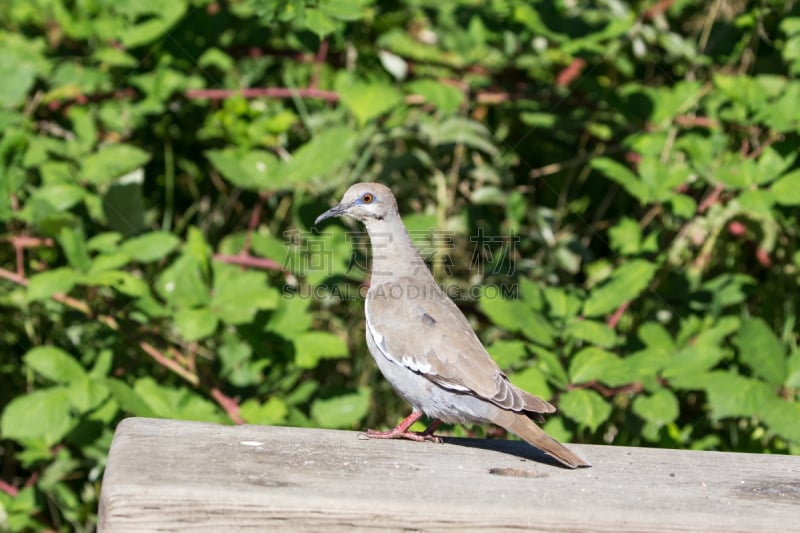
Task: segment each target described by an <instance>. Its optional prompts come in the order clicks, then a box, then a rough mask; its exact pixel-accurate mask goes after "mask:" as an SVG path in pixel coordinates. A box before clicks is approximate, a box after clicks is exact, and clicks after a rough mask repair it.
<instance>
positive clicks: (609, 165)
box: [591, 157, 651, 204]
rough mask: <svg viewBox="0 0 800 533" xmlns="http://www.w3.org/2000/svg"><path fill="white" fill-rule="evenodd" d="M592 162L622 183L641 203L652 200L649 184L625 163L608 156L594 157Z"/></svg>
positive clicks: (613, 179)
mask: <svg viewBox="0 0 800 533" xmlns="http://www.w3.org/2000/svg"><path fill="white" fill-rule="evenodd" d="M591 164H592V167H593V168H594V169H595V170H598V171H599V172H601V173H602V174H604V175H605V176H606V177H607V178H609V179H610V180H612V181H615V182H617V183H619V184H620V185H622V187H623V188H624V189H625V190H626V191H627V192H628V194H630V195H631V196H633V197H634V198H636V199H637V200H639V202H640V203H642V204H646V203H649V202H650V201H651V198H650V191H649V189H648V187H647V185H645V183H644V182H642V181H641V180H640V179H639V177H638V176H636V174H634V173H633V172H631V170H630V169H628V167H626V166H625V165H622V164H621V163H618V162H616V161H614V160H613V159H610V158H608V157H599V158H597V159H593V160H592V163H591Z"/></svg>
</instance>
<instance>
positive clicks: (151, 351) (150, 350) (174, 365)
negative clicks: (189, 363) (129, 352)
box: [139, 341, 200, 387]
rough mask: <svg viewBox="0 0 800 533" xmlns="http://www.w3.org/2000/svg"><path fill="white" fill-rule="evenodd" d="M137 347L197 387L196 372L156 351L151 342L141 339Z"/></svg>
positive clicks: (198, 380)
mask: <svg viewBox="0 0 800 533" xmlns="http://www.w3.org/2000/svg"><path fill="white" fill-rule="evenodd" d="M139 347H140V348H141V349H142V350H144V352H145V353H146V354H147V355H149V356H150V357H152V358H153V359H155V360H156V362H157V363H158V364H160V365H161V366H163V367H164V368H167V369H169V370H171V371H173V372H174V373H176V374H178V375H179V376H180V377H182V378H183V379H185V380H186V381H188V382H189V383H191V384H192V385H194V386H195V387H197V386H198V385H199V384H200V379H199V378H198V377H197V374H193V373H191V372H189V371H188V370H186V369H185V368H183V367H182V366H181V365H179V364H178V362H177V361H175V360H173V359H170V358H169V357H167V356H166V355H164V354H163V353H161V352H160V351H158V350H157V349H156V348H155V347H154V346H153V345H152V344H150V343H149V342H145V341H142V342H140V343H139Z"/></svg>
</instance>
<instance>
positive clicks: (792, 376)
mask: <svg viewBox="0 0 800 533" xmlns="http://www.w3.org/2000/svg"><path fill="white" fill-rule="evenodd" d="M786 386H787V387H794V388H796V389H800V348H798V349H796V350H795V351H794V352H792V355H790V356H789V359H787V361H786Z"/></svg>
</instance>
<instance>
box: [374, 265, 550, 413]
mask: <svg viewBox="0 0 800 533" xmlns="http://www.w3.org/2000/svg"><path fill="white" fill-rule="evenodd" d="M365 311H366V321H367V327H368V328H369V330H370V333H371V334H372V337H373V338H374V339H375V344H376V345H377V346H378V349H379V350H380V351H381V353H382V355H383V356H384V357H386V358H387V359H389V360H391V361H392V362H394V363H396V364H400V365H404V366H405V367H407V368H409V369H410V370H413V371H414V372H417V373H419V374H421V375H423V376H425V377H427V378H428V379H430V380H431V381H433V382H434V383H436V384H438V385H440V386H442V387H445V388H447V389H451V390H453V391H458V392H464V393H469V392H471V393H474V394H475V395H477V396H479V397H481V398H483V399H485V400H488V401H491V402H492V403H494V404H496V405H498V406H499V407H503V408H505V409H511V410H514V411H530V412H535V413H552V412H553V411H555V407H553V406H552V405H550V404H549V403H548V402H546V401H544V400H542V399H541V398H538V397H536V396H533V395H531V394H528V393H527V392H525V391H523V390H521V389H519V388H517V387H515V386H514V385H513V384H512V383H511V382H510V381H509V380H508V377H507V376H506V375H505V374H504V373H503V372H502V371H501V370H500V368H499V367H498V366H497V363H495V362H494V360H493V359H492V357H491V356H490V355H489V354H488V353H487V352H486V349H485V348H484V347H483V344H481V341H480V340H479V339H478V336H477V335H475V331H474V330H473V329H472V326H471V325H470V323H469V321H467V319H466V317H464V314H463V313H462V312H461V310H460V309H459V308H458V307H457V306H456V305H455V304H454V303H453V301H452V300H450V298H449V297H448V296H447V295H446V294H445V293H444V291H442V290H441V289H440V288H439V287H438V286H437V285H436V284H435V283H433V282H432V281H431V282H420V281H419V280H416V279H412V278H407V277H402V278H398V279H395V280H394V281H390V282H386V283H382V284H380V285H377V286H373V287H370V290H369V292H368V293H367V300H366V305H365Z"/></svg>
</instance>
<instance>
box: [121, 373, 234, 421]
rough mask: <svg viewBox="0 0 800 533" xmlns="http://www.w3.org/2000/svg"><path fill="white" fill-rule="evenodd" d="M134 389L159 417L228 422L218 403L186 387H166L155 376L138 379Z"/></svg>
mask: <svg viewBox="0 0 800 533" xmlns="http://www.w3.org/2000/svg"><path fill="white" fill-rule="evenodd" d="M133 390H134V391H135V392H136V394H137V395H138V396H139V397H140V398H141V399H143V400H144V402H145V403H146V404H147V405H148V406H149V407H150V409H152V410H153V413H154V414H155V416H157V417H161V418H174V419H177V420H197V421H201V422H214V423H218V424H219V423H224V422H227V417H225V416H223V415H222V414H221V413H220V411H219V409H218V408H217V406H216V404H214V403H212V402H210V401H209V400H206V399H205V398H203V397H202V396H200V395H199V394H197V393H195V392H194V391H191V390H189V389H187V388H185V387H178V388H173V387H165V386H162V385H159V384H158V383H156V381H155V380H154V379H153V378H149V377H145V378H139V379H137V380H136V384H135V385H134V386H133Z"/></svg>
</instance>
